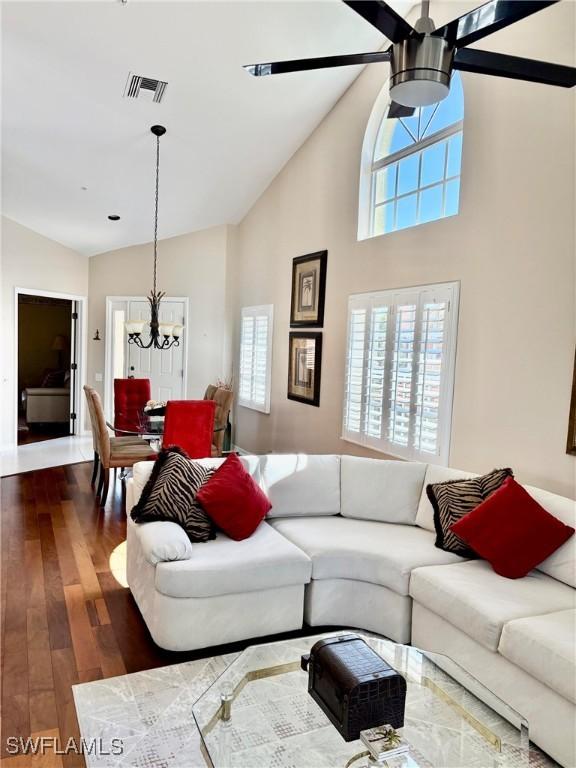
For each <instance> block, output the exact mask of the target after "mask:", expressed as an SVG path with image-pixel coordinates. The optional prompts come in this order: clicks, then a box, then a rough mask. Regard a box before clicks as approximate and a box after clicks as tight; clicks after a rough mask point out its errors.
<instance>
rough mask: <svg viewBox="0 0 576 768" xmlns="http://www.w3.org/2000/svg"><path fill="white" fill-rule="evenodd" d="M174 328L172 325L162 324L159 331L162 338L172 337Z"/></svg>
mask: <svg viewBox="0 0 576 768" xmlns="http://www.w3.org/2000/svg"><path fill="white" fill-rule="evenodd" d="M173 328H174V326H173V324H172V323H161V324H160V326H159V328H158V330H159V331H160V335H161V336H172V329H173Z"/></svg>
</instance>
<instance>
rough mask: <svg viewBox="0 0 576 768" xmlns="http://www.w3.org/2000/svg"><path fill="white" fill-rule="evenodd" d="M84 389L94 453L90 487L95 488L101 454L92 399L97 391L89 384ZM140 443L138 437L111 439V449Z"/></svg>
mask: <svg viewBox="0 0 576 768" xmlns="http://www.w3.org/2000/svg"><path fill="white" fill-rule="evenodd" d="M83 389H84V394H85V395H86V404H87V406H88V416H89V417H90V429H91V432H92V449H93V451H94V463H93V468H92V478H91V480H90V485H92V486H94V485H95V483H96V479H97V478H98V470H99V469H100V453H99V445H98V420H97V418H96V412H95V410H94V403H93V399H92V397H91V394H92V392H96V390H95V389H94V388H93V387H90V386H89V385H88V384H84V387H83ZM140 442H141V440H140V438H139V437H137V436H128V437H111V438H110V443H111V447H114V446H119V445H130V444H133V443H140Z"/></svg>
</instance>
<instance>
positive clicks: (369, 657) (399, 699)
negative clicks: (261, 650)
mask: <svg viewBox="0 0 576 768" xmlns="http://www.w3.org/2000/svg"><path fill="white" fill-rule="evenodd" d="M302 669H304V670H307V671H308V693H309V694H310V695H311V696H312V698H313V699H314V701H315V702H316V703H317V704H318V705H319V706H320V707H321V709H322V710H323V711H324V713H325V714H326V715H327V717H328V718H329V719H330V721H331V722H332V724H333V725H334V727H335V728H336V729H337V730H338V732H339V733H340V735H341V736H342V737H343V738H344V740H345V741H354V740H356V739H359V738H360V731H364V730H366V729H368V728H375V727H377V726H379V725H391V726H392V727H393V728H402V727H403V725H404V708H405V704H406V680H405V679H404V678H403V677H402V675H400V674H399V673H398V672H396V670H395V669H392V667H391V666H390V665H389V664H387V663H386V662H385V661H384V659H382V658H381V657H380V656H379V655H378V654H377V653H376V652H375V651H373V650H372V648H370V646H369V645H368V644H367V643H366V642H365V641H364V640H363V639H362V638H361V637H358V635H352V634H351V635H340V636H338V637H329V638H325V639H324V640H319V641H318V642H317V643H315V644H314V646H313V647H312V650H311V652H310V654H306V655H305V656H302Z"/></svg>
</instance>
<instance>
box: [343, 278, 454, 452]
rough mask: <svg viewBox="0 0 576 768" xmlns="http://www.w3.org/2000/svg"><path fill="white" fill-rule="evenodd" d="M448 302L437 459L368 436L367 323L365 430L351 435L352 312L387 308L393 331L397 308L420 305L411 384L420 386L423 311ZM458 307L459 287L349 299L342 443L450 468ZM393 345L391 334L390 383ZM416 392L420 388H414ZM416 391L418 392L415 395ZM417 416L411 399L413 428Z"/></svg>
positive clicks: (386, 393)
mask: <svg viewBox="0 0 576 768" xmlns="http://www.w3.org/2000/svg"><path fill="white" fill-rule="evenodd" d="M441 300H445V301H447V302H448V317H447V321H446V325H445V335H444V350H445V353H444V354H445V357H444V358H443V361H442V362H443V367H442V375H441V381H440V396H439V397H440V405H439V409H438V411H439V416H438V433H437V450H436V453H432V452H429V451H423V450H418V449H416V448H414V447H413V446H412V445H411V442H410V440H409V444H408V445H407V446H403V445H400V444H399V443H395V442H392V441H390V440H388V439H387V437H386V436H381V437H373V436H370V435H368V434H366V431H365V428H366V425H365V423H364V421H365V412H364V398H365V390H366V387H365V384H366V376H367V372H368V368H367V364H368V363H367V361H368V359H369V354H368V353H369V349H370V343H369V333H368V330H369V323H368V322H367V323H366V332H365V339H364V355H363V366H364V371H363V377H362V395H361V398H362V400H361V414H362V415H361V419H362V423H361V427H360V431H353V430H348V429H347V426H346V414H347V410H348V398H347V391H346V388H347V386H348V376H349V354H350V343H351V338H350V337H351V323H350V321H351V317H352V312H353V311H354V310H358V309H364V310H366V312H367V313H369V312H371V310H372V308H374V307H383V306H388V307H389V308H390V316H389V321H388V322H389V323H390V324H391V326H390V327H391V328H392V329H394V328H395V321H396V307H397V306H398V305H399V304H402V303H406V302H408V301H411V302H412V303H416V305H417V314H416V317H417V322H416V329H415V347H416V348H415V351H414V356H413V361H412V381H414V382H417V378H418V358H419V348H420V341H421V340H420V330H419V329H420V325H421V317H422V314H421V312H422V309H421V308H422V306H423V304H424V303H425V302H436V301H441ZM459 303H460V283H459V282H451V283H435V284H432V285H423V286H416V287H411V288H399V289H391V290H385V291H376V292H370V293H360V294H352V295H351V296H349V299H348V319H347V343H346V361H345V390H344V396H343V404H342V405H343V407H342V439H343V440H346V441H347V442H350V443H354V444H356V445H361V446H363V447H366V448H370V449H371V450H374V451H378V452H380V453H385V454H387V455H388V456H393V457H396V458H401V459H408V460H418V461H424V462H427V463H429V464H440V465H444V466H447V465H448V463H449V460H450V439H451V430H452V405H453V397H454V376H455V368H456V348H457V335H458V312H459ZM394 341H395V331H394V330H393V331H391V332H389V333H387V336H386V357H387V359H388V362H387V365H386V375H385V378H388V377H389V371H390V367H391V354H392V348H393V344H394ZM416 386H417V384H416ZM387 387H388V384H386V388H385V390H384V395H383V408H382V411H383V425H382V432H384V431H385V429H386V428H387V419H386V403H387V402H388V400H389V390H388V389H387ZM414 391H415V390H414ZM415 413H416V400H415V398H414V397H413V398H412V404H411V407H410V416H411V423H412V424H413V423H414V418H415Z"/></svg>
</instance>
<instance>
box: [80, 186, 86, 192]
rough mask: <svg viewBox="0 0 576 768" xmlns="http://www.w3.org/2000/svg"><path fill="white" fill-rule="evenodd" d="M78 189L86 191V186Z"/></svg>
mask: <svg viewBox="0 0 576 768" xmlns="http://www.w3.org/2000/svg"><path fill="white" fill-rule="evenodd" d="M80 189H81V190H82V192H86V191H87V189H88V187H80Z"/></svg>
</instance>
